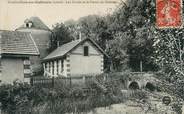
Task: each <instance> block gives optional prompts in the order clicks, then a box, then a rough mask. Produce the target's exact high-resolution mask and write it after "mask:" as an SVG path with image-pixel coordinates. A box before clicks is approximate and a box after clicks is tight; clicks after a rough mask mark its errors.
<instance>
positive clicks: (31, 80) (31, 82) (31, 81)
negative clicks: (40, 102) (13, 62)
mask: <svg viewBox="0 0 184 114" xmlns="http://www.w3.org/2000/svg"><path fill="white" fill-rule="evenodd" d="M30 84H31V86H33V77H31V79H30Z"/></svg>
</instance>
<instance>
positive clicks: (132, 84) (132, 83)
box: [128, 81, 140, 90]
mask: <svg viewBox="0 0 184 114" xmlns="http://www.w3.org/2000/svg"><path fill="white" fill-rule="evenodd" d="M128 88H129V89H133V90H136V89H140V86H139V84H138V82H136V81H132V82H130V84H129V86H128Z"/></svg>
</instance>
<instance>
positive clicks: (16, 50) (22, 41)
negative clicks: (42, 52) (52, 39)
mask: <svg viewBox="0 0 184 114" xmlns="http://www.w3.org/2000/svg"><path fill="white" fill-rule="evenodd" d="M31 56H39V51H38V48H37V46H36V44H35V42H34V40H33V38H32V36H31V34H29V33H24V32H18V31H5V30H4V31H0V82H2V83H13V82H14V81H16V80H20V81H22V82H29V78H30V76H31V64H30V60H29V58H30V57H31Z"/></svg>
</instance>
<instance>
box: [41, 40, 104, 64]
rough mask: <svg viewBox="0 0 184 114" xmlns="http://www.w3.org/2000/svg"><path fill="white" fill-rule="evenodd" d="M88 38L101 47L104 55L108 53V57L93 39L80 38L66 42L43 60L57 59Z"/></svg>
mask: <svg viewBox="0 0 184 114" xmlns="http://www.w3.org/2000/svg"><path fill="white" fill-rule="evenodd" d="M87 40H89V41H90V42H92V44H94V45H95V46H96V47H97V48H98V49H99V51H100V52H102V53H103V54H104V55H106V56H107V57H108V55H107V54H106V53H105V52H104V51H103V50H102V49H101V48H100V46H98V45H97V44H96V43H95V42H94V41H93V40H92V39H89V38H87V39H84V40H81V41H80V40H75V41H72V42H69V43H66V44H64V45H62V46H60V47H58V48H57V49H56V50H54V51H53V52H51V53H50V54H49V55H48V56H46V57H45V58H44V59H43V60H44V61H46V60H51V59H56V58H60V57H63V56H64V55H66V54H67V53H68V52H70V51H71V50H72V49H74V48H76V47H77V46H78V45H80V44H81V43H83V42H85V41H87Z"/></svg>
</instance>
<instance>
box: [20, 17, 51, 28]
mask: <svg viewBox="0 0 184 114" xmlns="http://www.w3.org/2000/svg"><path fill="white" fill-rule="evenodd" d="M28 22H31V23H32V27H30V28H29V27H26V26H25V24H26V23H28ZM20 29H40V30H47V31H50V29H49V27H48V26H46V25H45V24H44V23H43V21H42V20H41V19H40V18H39V17H31V18H29V19H26V20H25V21H24V24H23V25H21V26H20V27H19V28H17V30H20Z"/></svg>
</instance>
